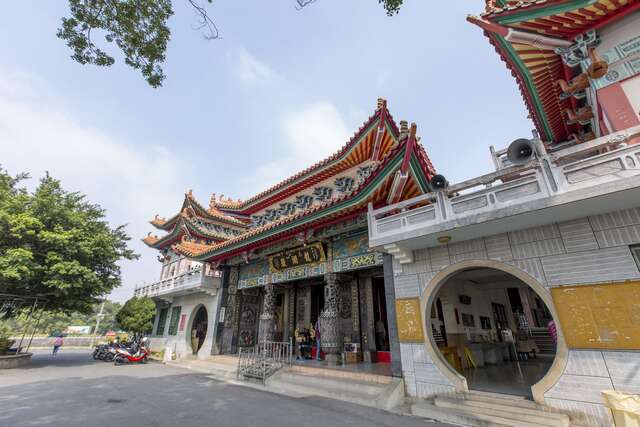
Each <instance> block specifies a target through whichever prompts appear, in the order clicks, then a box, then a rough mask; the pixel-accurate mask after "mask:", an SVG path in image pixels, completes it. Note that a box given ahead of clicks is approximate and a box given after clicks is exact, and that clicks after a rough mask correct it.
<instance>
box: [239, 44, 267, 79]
mask: <svg viewBox="0 0 640 427" xmlns="http://www.w3.org/2000/svg"><path fill="white" fill-rule="evenodd" d="M235 71H236V72H237V74H238V77H239V78H240V80H241V81H243V82H244V83H247V84H259V83H265V82H267V81H269V80H271V79H273V78H274V77H275V76H276V73H275V72H274V71H273V70H272V69H271V68H269V66H267V65H266V64H264V63H262V62H260V61H259V60H258V59H256V58H255V57H254V56H253V55H251V54H250V53H249V51H247V50H246V49H245V48H241V49H240V55H239V56H238V62H237V64H236V67H235Z"/></svg>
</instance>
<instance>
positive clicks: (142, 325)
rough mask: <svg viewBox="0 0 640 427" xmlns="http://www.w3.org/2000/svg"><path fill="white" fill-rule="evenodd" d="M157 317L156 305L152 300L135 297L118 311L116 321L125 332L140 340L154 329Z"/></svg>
mask: <svg viewBox="0 0 640 427" xmlns="http://www.w3.org/2000/svg"><path fill="white" fill-rule="evenodd" d="M155 315H156V305H155V303H154V302H153V301H152V300H151V298H147V297H143V298H137V297H133V298H131V299H130V300H128V301H127V302H125V303H124V305H123V306H122V308H121V309H120V311H118V314H116V321H117V322H118V325H119V326H120V327H121V328H122V329H123V330H125V331H127V332H129V333H130V334H133V335H134V337H135V338H140V337H141V336H142V335H144V334H148V333H150V332H151V330H152V329H153V320H154V318H155Z"/></svg>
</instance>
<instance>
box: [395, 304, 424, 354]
mask: <svg viewBox="0 0 640 427" xmlns="http://www.w3.org/2000/svg"><path fill="white" fill-rule="evenodd" d="M396 316H397V319H398V338H399V340H400V342H420V343H421V342H424V333H423V331H422V316H421V315H420V300H419V299H418V298H403V299H397V300H396Z"/></svg>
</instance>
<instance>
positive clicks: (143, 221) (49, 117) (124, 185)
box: [0, 68, 188, 300]
mask: <svg viewBox="0 0 640 427" xmlns="http://www.w3.org/2000/svg"><path fill="white" fill-rule="evenodd" d="M63 105H65V100H64V99H62V98H60V97H57V96H56V95H55V94H52V93H51V92H49V91H46V82H44V81H42V80H40V79H39V78H38V77H37V76H33V75H30V74H28V73H22V72H21V71H20V70H17V72H16V71H15V70H14V71H8V70H4V69H2V68H0V164H2V167H3V168H5V169H8V170H9V172H10V173H17V172H21V171H25V172H29V173H31V175H32V177H33V178H34V179H33V180H32V181H33V182H31V184H30V185H35V184H36V183H37V178H39V177H41V176H42V175H43V174H44V172H45V171H49V172H50V173H51V175H52V176H53V177H55V178H58V179H60V180H61V181H62V185H63V186H64V188H65V189H67V190H70V191H76V190H77V191H81V192H82V193H85V194H87V196H88V198H89V200H90V201H91V202H93V203H98V204H100V205H101V206H102V207H104V208H105V209H107V214H108V219H109V221H110V222H111V223H112V224H113V226H115V225H119V224H124V223H128V224H129V227H128V232H129V234H130V235H131V236H132V238H133V239H132V241H131V246H132V247H133V248H134V249H135V250H136V251H137V252H138V253H142V255H143V257H142V259H141V260H140V261H136V262H126V263H124V264H123V284H124V286H123V287H121V288H119V289H118V290H116V291H115V292H114V294H113V296H114V297H115V298H117V299H120V300H122V299H126V298H128V297H130V296H131V293H132V289H133V286H134V284H135V283H139V282H142V281H144V280H147V281H150V280H153V279H154V278H155V277H156V276H158V274H159V270H158V263H157V261H156V260H155V255H156V254H155V251H153V250H150V249H148V248H146V246H144V245H143V244H142V243H141V242H140V238H141V237H143V236H144V235H146V233H147V232H148V231H150V230H151V228H150V225H149V224H148V223H147V221H148V220H149V219H151V217H152V216H153V214H154V213H156V212H157V213H167V212H173V211H174V210H175V209H176V203H179V200H180V198H181V195H182V193H183V192H184V191H185V189H186V188H187V183H186V182H185V180H186V179H188V178H187V177H184V176H183V174H182V173H180V171H184V170H188V168H181V161H180V158H179V156H176V154H175V153H171V152H169V151H168V150H167V149H165V148H163V147H159V146H151V147H145V148H144V149H142V148H139V147H135V146H131V145H127V143H126V141H121V140H117V139H115V138H113V137H111V136H110V135H109V134H108V133H106V132H104V131H101V130H99V129H96V128H93V127H92V126H88V125H85V124H83V123H79V122H78V121H77V120H76V119H75V118H74V117H73V115H72V114H71V112H69V111H64V107H63ZM176 200H178V202H176Z"/></svg>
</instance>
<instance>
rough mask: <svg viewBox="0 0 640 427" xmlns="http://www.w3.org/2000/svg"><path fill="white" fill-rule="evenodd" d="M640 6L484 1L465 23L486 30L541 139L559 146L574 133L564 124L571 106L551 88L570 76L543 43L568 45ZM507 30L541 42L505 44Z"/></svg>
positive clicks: (614, 0)
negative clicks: (482, 7) (480, 10)
mask: <svg viewBox="0 0 640 427" xmlns="http://www.w3.org/2000/svg"><path fill="white" fill-rule="evenodd" d="M639 6H640V1H638V0H574V1H566V0H519V1H506V0H486V7H485V12H484V13H483V14H482V15H481V17H473V16H472V17H469V18H468V20H469V21H470V22H473V23H474V24H476V25H478V26H480V27H481V28H483V29H484V33H485V35H486V36H487V37H488V38H489V41H490V43H491V44H492V45H493V46H494V47H495V49H496V51H497V52H498V54H499V55H500V57H501V59H502V60H503V61H504V62H505V64H506V65H507V68H508V69H509V70H510V71H511V74H512V75H513V76H514V78H515V79H516V81H517V84H518V86H519V88H520V92H521V93H522V96H523V99H524V101H525V104H526V106H527V108H528V110H529V113H530V116H531V118H532V120H533V122H534V124H535V126H536V129H537V130H538V132H539V133H540V135H541V136H542V138H543V139H545V140H547V141H550V142H562V141H566V140H567V139H569V135H570V134H571V133H573V132H575V131H576V128H575V126H574V125H567V123H566V121H567V118H566V117H565V110H567V109H570V108H571V107H572V105H571V101H570V99H569V98H562V99H561V96H560V95H561V93H560V89H559V88H558V87H556V85H555V84H554V83H555V81H557V80H560V79H563V80H569V79H570V78H571V77H572V76H568V75H567V71H566V70H565V68H564V65H563V63H562V60H561V58H560V56H559V55H558V54H556V53H555V50H554V46H553V43H551V45H545V41H553V40H557V42H558V44H561V43H566V42H569V43H570V42H572V41H573V39H574V38H575V37H576V36H578V35H580V34H582V33H584V32H585V31H587V30H589V29H592V28H597V27H599V26H601V25H603V24H605V23H608V22H611V20H613V19H617V18H619V17H621V16H624V15H626V14H628V13H631V12H633V11H635V10H638V9H640V7H639ZM496 28H497V30H496ZM500 28H502V29H504V32H502V31H501V30H500ZM509 29H511V30H514V31H519V32H522V33H523V34H528V35H539V36H540V38H538V39H535V38H534V40H532V41H531V42H530V43H525V42H522V41H521V40H520V41H509V40H508V39H507V37H505V33H506V32H507V31H508V30H509ZM545 37H546V38H548V39H546V40H545V39H544V38H545Z"/></svg>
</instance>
